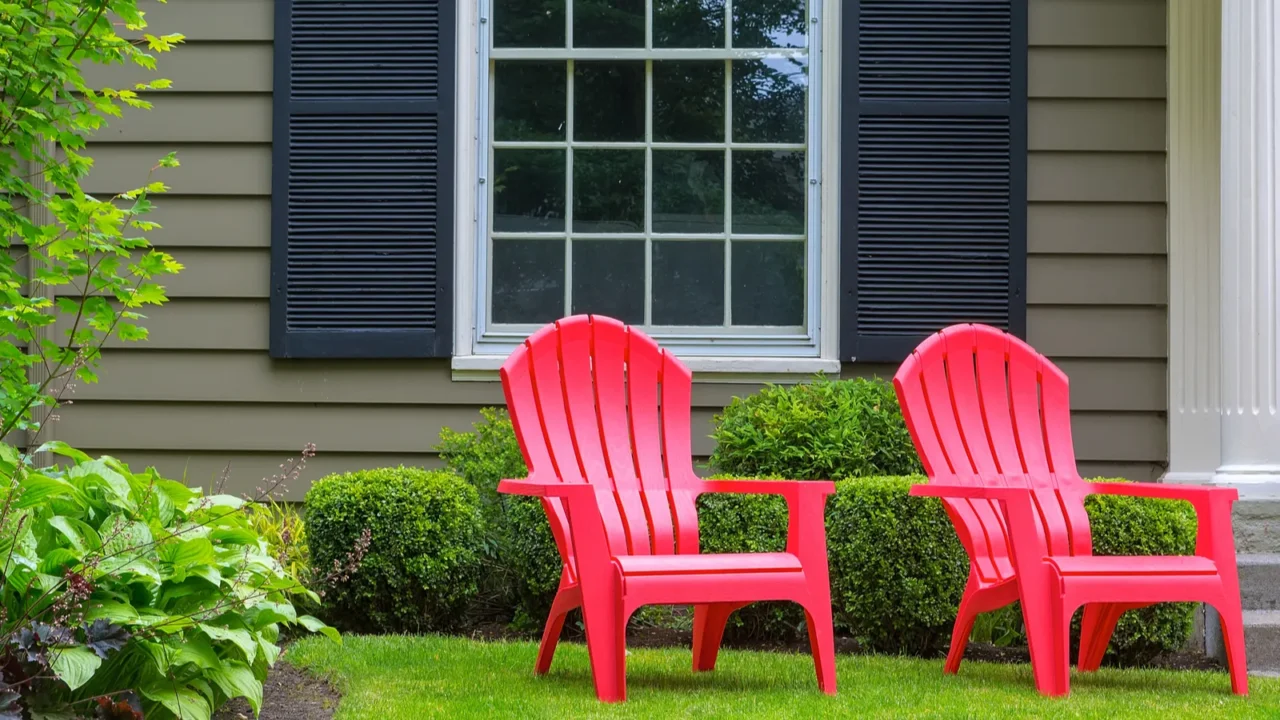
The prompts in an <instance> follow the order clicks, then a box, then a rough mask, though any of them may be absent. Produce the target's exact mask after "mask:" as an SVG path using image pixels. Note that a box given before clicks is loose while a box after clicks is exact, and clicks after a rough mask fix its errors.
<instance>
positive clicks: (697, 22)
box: [653, 0, 724, 48]
mask: <svg viewBox="0 0 1280 720" xmlns="http://www.w3.org/2000/svg"><path fill="white" fill-rule="evenodd" d="M653 46H654V47H659V48H722V47H724V0H653Z"/></svg>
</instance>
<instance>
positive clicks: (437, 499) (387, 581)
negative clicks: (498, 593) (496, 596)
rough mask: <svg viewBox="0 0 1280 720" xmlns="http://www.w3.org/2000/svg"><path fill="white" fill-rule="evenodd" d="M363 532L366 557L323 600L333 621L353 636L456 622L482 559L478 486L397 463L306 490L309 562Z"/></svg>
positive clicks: (320, 564)
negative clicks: (366, 534)
mask: <svg viewBox="0 0 1280 720" xmlns="http://www.w3.org/2000/svg"><path fill="white" fill-rule="evenodd" d="M364 528H368V529H369V530H370V544H369V548H368V551H367V552H366V553H365V556H364V560H363V562H362V563H361V565H360V567H359V569H358V570H357V571H356V572H355V573H354V574H353V575H352V576H351V578H350V580H349V581H348V582H346V583H340V584H339V585H338V587H337V588H335V589H334V590H333V591H331V592H330V593H329V594H328V596H327V597H326V598H325V611H326V613H327V615H328V616H329V617H330V618H332V620H333V622H334V624H336V625H339V626H341V627H346V628H350V629H352V630H356V631H360V632H422V631H442V630H452V629H455V628H457V627H458V625H459V623H461V622H462V620H463V618H464V617H465V615H464V612H465V610H466V608H467V607H468V605H469V604H470V603H471V602H472V600H473V599H474V597H475V595H476V590H477V587H476V582H477V580H478V578H479V576H480V571H481V564H482V560H483V557H484V556H483V552H482V549H481V542H482V533H483V519H482V516H481V513H480V503H479V497H478V495H477V493H476V490H475V488H473V487H471V486H470V485H468V484H467V483H465V482H463V481H462V480H460V479H459V478H458V477H457V476H455V475H453V474H452V473H448V472H444V471H429V470H423V469H421V468H407V467H395V468H379V469H374V470H363V471H359V472H353V473H347V474H343V475H330V476H328V477H325V478H323V479H321V480H319V481H317V482H316V483H315V484H314V485H313V486H312V487H311V490H310V491H308V493H307V497H306V530H307V545H308V549H309V551H310V554H311V559H312V563H313V564H314V566H315V567H317V568H322V569H323V568H330V567H333V566H334V564H335V562H336V563H339V564H341V563H342V562H343V560H344V559H345V558H346V555H347V553H348V552H349V551H350V550H351V548H352V546H353V544H354V543H355V541H356V539H357V538H359V537H360V534H361V532H362V531H363V529H364Z"/></svg>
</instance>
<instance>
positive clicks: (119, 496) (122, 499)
mask: <svg viewBox="0 0 1280 720" xmlns="http://www.w3.org/2000/svg"><path fill="white" fill-rule="evenodd" d="M67 477H68V478H70V479H73V480H74V479H81V480H82V481H83V483H84V487H86V488H89V487H101V488H103V490H104V491H105V493H106V496H107V499H108V500H110V501H111V502H112V503H113V504H115V505H116V506H117V507H121V508H124V509H126V510H130V511H132V510H135V509H136V508H137V505H136V503H134V501H133V498H132V497H130V495H129V490H130V488H129V481H128V480H126V479H125V477H124V476H123V475H121V474H120V473H119V472H116V470H114V469H112V468H111V467H110V466H109V465H107V463H106V462H104V461H103V460H91V461H89V462H85V463H79V464H78V465H76V466H75V467H73V468H71V469H70V470H69V471H67Z"/></svg>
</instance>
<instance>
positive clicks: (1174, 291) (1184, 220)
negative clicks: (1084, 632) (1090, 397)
mask: <svg viewBox="0 0 1280 720" xmlns="http://www.w3.org/2000/svg"><path fill="white" fill-rule="evenodd" d="M1229 1H1230V0H1229ZM1168 8H1169V24H1168V28H1169V41H1168V56H1169V68H1168V113H1169V140H1168V152H1169V472H1168V473H1167V474H1166V475H1165V477H1164V479H1165V480H1166V481H1170V482H1190V483H1207V482H1210V481H1211V480H1212V479H1213V475H1214V473H1215V472H1216V471H1217V470H1218V466H1219V465H1220V464H1221V461H1222V453H1221V447H1220V442H1219V436H1220V433H1221V425H1222V423H1221V409H1222V407H1221V403H1220V402H1219V396H1218V385H1219V382H1218V376H1219V361H1218V358H1219V355H1220V353H1221V345H1222V343H1221V337H1220V335H1219V331H1218V322H1219V312H1220V311H1219V302H1218V296H1219V274H1220V271H1219V264H1218V234H1219V232H1218V230H1219V223H1220V220H1219V217H1220V215H1219V212H1218V197H1219V188H1220V185H1219V170H1218V153H1219V148H1218V146H1219V144H1220V142H1221V137H1222V133H1221V130H1220V122H1219V121H1220V117H1221V110H1220V107H1221V105H1220V101H1219V97H1220V96H1219V84H1220V83H1219V80H1220V78H1221V74H1222V70H1221V67H1222V58H1221V51H1220V49H1219V48H1220V46H1221V38H1222V31H1221V19H1222V8H1221V6H1220V3H1219V0H1169V5H1168Z"/></svg>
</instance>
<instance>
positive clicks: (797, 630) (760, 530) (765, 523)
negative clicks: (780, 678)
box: [698, 475, 804, 641]
mask: <svg viewBox="0 0 1280 720" xmlns="http://www.w3.org/2000/svg"><path fill="white" fill-rule="evenodd" d="M730 477H732V476H728V475H718V476H715V479H725V478H730ZM698 546H699V549H700V550H701V551H702V552H704V553H745V552H783V551H784V550H786V549H787V503H786V501H785V500H783V499H782V496H780V495H747V494H738V493H707V494H705V495H702V496H700V497H699V498H698ZM802 632H804V612H803V611H802V610H801V609H800V607H799V606H798V605H796V604H795V603H787V602H762V603H752V604H751V605H748V606H746V607H745V608H742V609H741V610H739V611H737V612H735V613H734V614H733V615H731V616H730V618H729V624H728V626H727V627H726V628H725V637H726V639H728V640H730V641H734V640H765V641H790V640H794V639H796V638H797V637H800V636H801V635H800V634H801V633H802Z"/></svg>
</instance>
